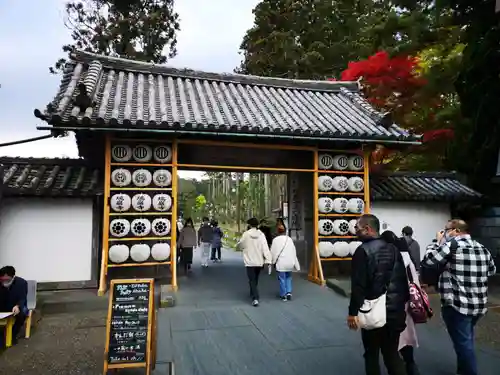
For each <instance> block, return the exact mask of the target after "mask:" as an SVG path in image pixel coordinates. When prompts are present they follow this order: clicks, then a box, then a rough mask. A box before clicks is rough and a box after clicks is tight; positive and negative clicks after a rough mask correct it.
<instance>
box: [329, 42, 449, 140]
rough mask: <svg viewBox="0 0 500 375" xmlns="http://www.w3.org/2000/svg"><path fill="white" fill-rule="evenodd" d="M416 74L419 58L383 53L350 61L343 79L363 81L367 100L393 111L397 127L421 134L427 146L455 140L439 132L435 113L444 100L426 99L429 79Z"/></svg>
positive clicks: (445, 131) (378, 106)
mask: <svg viewBox="0 0 500 375" xmlns="http://www.w3.org/2000/svg"><path fill="white" fill-rule="evenodd" d="M417 71H418V59H417V58H415V57H412V56H404V55H402V56H395V57H391V56H390V55H389V54H388V53H387V52H385V51H380V52H377V53H376V54H374V55H372V56H370V57H368V59H366V60H360V61H356V62H350V63H349V65H348V67H347V69H346V70H344V71H343V72H342V74H341V80H342V81H357V80H360V81H361V84H362V88H363V91H364V94H365V97H366V99H367V100H368V101H369V102H370V103H371V104H372V105H373V106H374V107H376V108H378V109H381V110H384V111H389V112H391V113H392V115H393V118H394V120H395V122H396V123H397V124H398V125H401V126H403V127H405V128H407V129H409V130H412V131H414V132H417V133H422V134H423V139H422V140H423V142H424V143H428V142H431V141H436V140H443V139H450V138H452V137H453V130H451V129H439V128H438V129H436V127H439V123H437V120H436V119H435V112H437V111H438V110H439V109H440V108H439V107H440V105H441V101H440V100H439V98H432V97H429V96H428V95H427V96H426V93H425V92H424V90H423V88H424V87H425V86H426V84H427V80H426V79H425V78H424V77H422V76H421V75H419V74H418V73H417ZM331 80H334V79H331Z"/></svg>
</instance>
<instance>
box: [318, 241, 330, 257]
mask: <svg viewBox="0 0 500 375" xmlns="http://www.w3.org/2000/svg"><path fill="white" fill-rule="evenodd" d="M318 251H319V256H320V257H321V258H330V257H331V256H332V255H333V244H332V243H331V242H329V241H320V242H319V243H318Z"/></svg>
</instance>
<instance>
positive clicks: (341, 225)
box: [333, 220, 349, 236]
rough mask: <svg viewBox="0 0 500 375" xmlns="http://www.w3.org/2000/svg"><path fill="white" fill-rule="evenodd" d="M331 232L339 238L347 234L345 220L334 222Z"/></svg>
mask: <svg viewBox="0 0 500 375" xmlns="http://www.w3.org/2000/svg"><path fill="white" fill-rule="evenodd" d="M333 231H334V233H335V234H337V235H339V236H345V235H346V234H347V233H349V223H348V222H347V220H334V221H333Z"/></svg>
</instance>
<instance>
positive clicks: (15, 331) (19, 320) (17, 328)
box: [12, 311, 26, 339]
mask: <svg viewBox="0 0 500 375" xmlns="http://www.w3.org/2000/svg"><path fill="white" fill-rule="evenodd" d="M25 321H26V315H25V314H24V312H22V311H21V312H20V313H19V314H17V315H16V321H15V322H14V326H13V327H12V338H13V339H16V338H17V336H19V332H21V329H22V328H23V325H24V322H25Z"/></svg>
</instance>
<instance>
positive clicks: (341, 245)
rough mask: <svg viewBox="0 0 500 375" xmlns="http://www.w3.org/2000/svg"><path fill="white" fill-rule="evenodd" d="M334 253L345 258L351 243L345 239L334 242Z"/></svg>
mask: <svg viewBox="0 0 500 375" xmlns="http://www.w3.org/2000/svg"><path fill="white" fill-rule="evenodd" d="M333 253H334V254H335V255H336V256H338V257H339V258H344V257H346V256H348V255H349V243H347V242H345V241H337V242H335V243H334V244H333Z"/></svg>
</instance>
